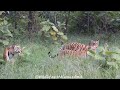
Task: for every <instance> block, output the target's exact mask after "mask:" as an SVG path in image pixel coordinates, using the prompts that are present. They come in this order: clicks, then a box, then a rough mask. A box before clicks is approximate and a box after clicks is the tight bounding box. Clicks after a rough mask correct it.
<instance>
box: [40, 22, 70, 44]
mask: <svg viewBox="0 0 120 90" xmlns="http://www.w3.org/2000/svg"><path fill="white" fill-rule="evenodd" d="M41 26H42V29H41V31H39V32H41V33H44V36H45V37H50V38H52V40H53V41H58V40H61V41H62V42H63V43H64V42H66V41H67V40H68V38H67V36H66V35H64V33H63V32H61V31H59V30H58V28H57V27H56V26H55V25H54V24H53V23H51V22H50V21H49V20H47V21H43V22H41Z"/></svg>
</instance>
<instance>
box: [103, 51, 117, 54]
mask: <svg viewBox="0 0 120 90" xmlns="http://www.w3.org/2000/svg"><path fill="white" fill-rule="evenodd" d="M105 54H106V55H112V54H119V53H117V52H112V51H105Z"/></svg>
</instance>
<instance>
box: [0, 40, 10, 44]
mask: <svg viewBox="0 0 120 90" xmlns="http://www.w3.org/2000/svg"><path fill="white" fill-rule="evenodd" d="M0 43H2V44H3V45H8V44H9V41H8V40H0Z"/></svg>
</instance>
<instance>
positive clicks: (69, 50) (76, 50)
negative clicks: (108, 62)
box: [48, 40, 99, 58]
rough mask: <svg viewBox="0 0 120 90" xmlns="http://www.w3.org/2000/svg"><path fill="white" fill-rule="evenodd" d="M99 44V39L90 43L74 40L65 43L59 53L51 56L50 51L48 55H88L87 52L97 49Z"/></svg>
mask: <svg viewBox="0 0 120 90" xmlns="http://www.w3.org/2000/svg"><path fill="white" fill-rule="evenodd" d="M98 45H99V40H97V41H93V40H91V42H90V43H89V44H88V45H85V44H81V43H77V42H73V43H68V44H65V45H63V46H62V47H61V49H60V50H59V52H58V54H57V55H55V56H51V54H50V52H49V53H48V55H49V57H51V58H54V57H56V56H59V57H64V56H72V57H86V56H87V52H88V51H89V50H93V51H96V49H97V47H98Z"/></svg>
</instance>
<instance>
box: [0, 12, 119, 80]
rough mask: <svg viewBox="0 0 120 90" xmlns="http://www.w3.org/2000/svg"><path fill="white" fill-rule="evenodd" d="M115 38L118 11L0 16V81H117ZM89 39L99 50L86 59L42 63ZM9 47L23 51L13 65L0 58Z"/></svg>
mask: <svg viewBox="0 0 120 90" xmlns="http://www.w3.org/2000/svg"><path fill="white" fill-rule="evenodd" d="M119 34H120V12H119V11H0V51H1V52H0V78H19V79H21V78H25V79H26V78H28V79H29V78H39V77H37V76H43V75H45V76H46V75H47V76H63V77H62V78H64V77H65V76H79V78H85V79H86V78H88V79H89V78H95V79H99V78H102V79H105V78H110V79H114V78H120V73H119V71H120V46H119V45H120V39H119V38H120V35H119ZM94 39H99V40H100V45H99V47H98V49H97V52H96V53H95V52H92V51H90V52H89V57H88V58H87V59H75V58H64V59H63V60H58V58H54V59H51V58H50V57H48V52H49V51H52V54H53V55H54V54H56V53H57V51H58V49H59V48H60V47H61V45H62V44H64V43H66V42H75V41H77V42H81V43H84V44H87V43H88V42H89V41H90V40H94ZM11 44H19V45H21V46H22V47H25V49H24V51H23V53H22V55H21V56H20V57H16V58H15V59H16V62H15V64H14V65H12V64H10V63H5V62H4V60H3V58H2V54H3V51H4V47H6V46H8V45H11ZM106 44H107V45H106Z"/></svg>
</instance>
